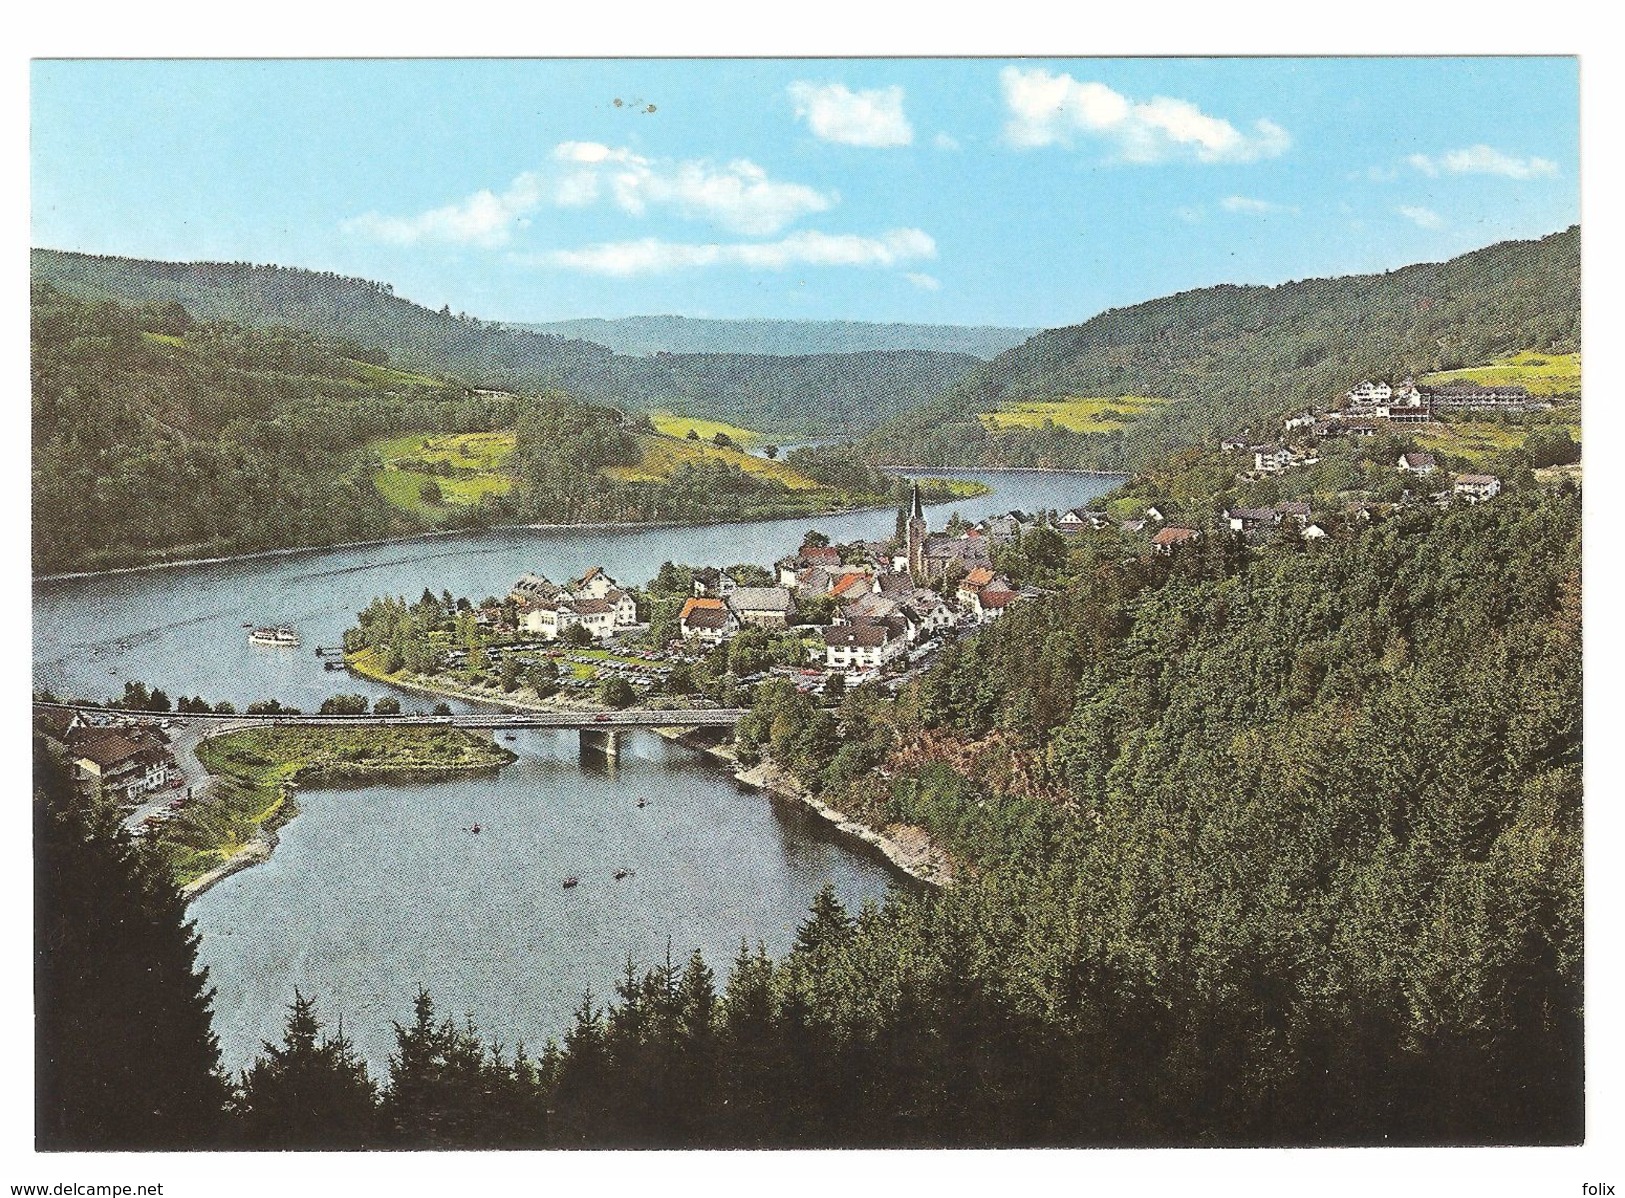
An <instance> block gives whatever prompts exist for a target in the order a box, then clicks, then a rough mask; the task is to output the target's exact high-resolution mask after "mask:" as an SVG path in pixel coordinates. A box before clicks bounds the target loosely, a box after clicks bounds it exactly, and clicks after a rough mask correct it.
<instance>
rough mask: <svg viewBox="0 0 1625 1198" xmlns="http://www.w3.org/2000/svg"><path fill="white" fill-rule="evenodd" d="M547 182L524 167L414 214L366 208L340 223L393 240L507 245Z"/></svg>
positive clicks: (353, 230)
mask: <svg viewBox="0 0 1625 1198" xmlns="http://www.w3.org/2000/svg"><path fill="white" fill-rule="evenodd" d="M544 198H545V187H544V185H543V182H542V179H541V176H539V175H537V174H536V173H534V172H531V171H527V172H526V173H525V174H522V175H520V176H519V177H518V178H517V179H515V180H514V181H513V182H512V183H510V184H509V185H508V187H507V190H505V191H503V192H501V193H500V194H499V193H495V192H491V191H476V192H475V193H474V194H473V195H471V196H469V197H468V198H467V199H464V200H459V201H458V202H457V203H455V204H447V205H446V206H444V207H442V208H431V209H430V210H429V211H427V212H422V213H419V214H418V215H417V216H384V215H382V214H380V213H377V212H366V213H363V214H362V215H360V216H357V217H352V218H351V219H350V220H347V221H345V222H344V224H343V228H344V230H345V232H348V233H359V234H361V235H362V236H365V237H371V238H372V239H373V240H375V241H383V242H388V243H389V244H391V245H417V244H418V243H419V242H423V241H440V242H450V243H452V244H454V245H481V246H500V245H506V244H507V242H508V239H509V238H510V237H511V236H512V235H513V231H514V229H516V228H521V227H523V225H524V224H525V223H526V218H527V217H528V216H529V214H530V213H532V212H534V211H536V209H537V208H539V207H541V205H542V203H543V200H544Z"/></svg>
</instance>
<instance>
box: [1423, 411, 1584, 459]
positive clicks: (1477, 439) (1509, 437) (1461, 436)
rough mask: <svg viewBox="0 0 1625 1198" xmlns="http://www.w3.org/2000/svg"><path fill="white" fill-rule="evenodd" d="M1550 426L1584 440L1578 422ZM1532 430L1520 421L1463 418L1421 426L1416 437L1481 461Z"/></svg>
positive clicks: (1516, 443)
mask: <svg viewBox="0 0 1625 1198" xmlns="http://www.w3.org/2000/svg"><path fill="white" fill-rule="evenodd" d="M1546 427H1557V428H1566V429H1568V430H1569V436H1571V437H1573V438H1574V439H1575V440H1576V441H1579V440H1580V426H1579V425H1578V424H1563V425H1556V426H1550V425H1548V426H1546ZM1529 431H1530V430H1529V429H1526V428H1522V427H1520V426H1518V425H1508V424H1493V423H1491V422H1489V421H1487V420H1463V421H1461V422H1459V423H1451V424H1444V425H1439V424H1429V425H1426V426H1424V427H1419V428H1418V429H1417V430H1416V433H1415V439H1416V443H1417V444H1418V445H1420V446H1421V447H1422V448H1423V449H1427V450H1438V451H1439V452H1440V453H1451V454H1456V455H1458V456H1460V457H1464V458H1470V459H1472V460H1473V461H1475V462H1477V461H1482V460H1483V459H1485V458H1489V457H1494V456H1495V455H1496V454H1498V453H1501V452H1502V451H1504V450H1508V449H1516V448H1518V447H1519V446H1520V445H1522V444H1523V439H1524V437H1525V436H1526V435H1527V434H1528V432H1529Z"/></svg>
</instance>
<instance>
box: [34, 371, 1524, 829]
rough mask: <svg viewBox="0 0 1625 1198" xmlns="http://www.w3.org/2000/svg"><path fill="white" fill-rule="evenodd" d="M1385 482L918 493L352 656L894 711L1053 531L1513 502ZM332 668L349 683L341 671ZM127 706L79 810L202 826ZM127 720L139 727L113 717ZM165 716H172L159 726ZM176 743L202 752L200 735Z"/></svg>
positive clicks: (1414, 462) (1410, 402)
mask: <svg viewBox="0 0 1625 1198" xmlns="http://www.w3.org/2000/svg"><path fill="white" fill-rule="evenodd" d="M1551 407H1552V404H1551V403H1550V402H1549V401H1547V400H1544V399H1540V398H1537V397H1534V396H1531V395H1530V394H1529V392H1528V391H1527V390H1526V389H1524V388H1522V387H1517V386H1502V387H1495V386H1478V385H1474V384H1451V385H1448V386H1443V387H1433V388H1429V387H1422V386H1418V385H1417V384H1416V383H1414V382H1413V381H1412V380H1410V379H1406V380H1404V381H1402V382H1399V383H1397V384H1389V383H1386V382H1375V383H1374V382H1371V381H1369V380H1364V381H1361V382H1360V383H1359V384H1357V385H1356V386H1354V387H1351V388H1350V389H1349V390H1348V391H1347V392H1346V393H1345V394H1344V396H1343V397H1342V402H1341V404H1340V405H1339V406H1337V407H1335V408H1330V409H1327V408H1314V409H1310V410H1304V411H1300V412H1296V413H1293V414H1292V415H1290V416H1288V417H1287V418H1286V419H1285V420H1284V421H1283V423H1282V426H1281V429H1280V435H1279V438H1278V440H1276V441H1273V442H1269V443H1253V442H1251V441H1250V440H1249V439H1248V438H1246V437H1241V436H1237V437H1226V438H1223V439H1222V440H1221V443H1220V449H1221V450H1222V452H1223V453H1224V455H1225V457H1226V458H1232V457H1239V458H1241V459H1242V461H1241V463H1240V468H1239V469H1237V470H1236V471H1235V475H1234V477H1235V480H1236V482H1237V483H1238V484H1240V485H1241V487H1242V488H1246V487H1248V486H1249V485H1254V493H1256V484H1259V483H1263V482H1265V481H1266V480H1280V479H1283V477H1285V476H1288V475H1289V474H1290V473H1291V472H1293V471H1306V470H1308V469H1309V468H1312V467H1314V466H1316V465H1318V464H1319V463H1320V462H1321V460H1322V456H1323V454H1324V453H1326V452H1327V448H1326V447H1327V443H1328V442H1330V441H1333V440H1334V439H1337V438H1348V439H1349V440H1350V441H1351V442H1353V443H1355V444H1370V445H1372V446H1373V447H1374V448H1375V447H1380V446H1382V445H1384V444H1396V443H1400V442H1398V441H1397V439H1396V428H1397V429H1398V430H1400V431H1403V430H1404V429H1405V428H1406V427H1408V426H1416V425H1425V424H1428V423H1430V422H1433V421H1436V420H1437V419H1438V418H1439V416H1440V415H1441V414H1442V413H1444V412H1447V411H1452V410H1456V411H1470V410H1474V409H1488V410H1491V411H1501V412H1508V413H1519V414H1521V413H1525V412H1538V411H1543V410H1547V409H1550V408H1551ZM1367 456H1369V455H1367ZM1378 465H1379V466H1381V467H1382V468H1383V469H1386V470H1388V471H1390V472H1391V474H1392V476H1393V477H1394V478H1396V479H1398V480H1400V481H1401V483H1402V484H1403V485H1402V489H1401V490H1399V491H1398V493H1397V496H1393V497H1391V501H1390V502H1387V503H1379V502H1376V501H1374V500H1373V499H1371V498H1370V496H1369V493H1365V492H1356V493H1352V494H1345V495H1343V496H1340V499H1341V508H1340V509H1336V508H1334V507H1331V506H1327V505H1326V497H1325V496H1320V495H1317V496H1315V497H1314V502H1311V500H1310V499H1304V498H1298V499H1284V500H1279V501H1277V502H1274V503H1269V504H1256V505H1253V506H1247V505H1244V504H1241V503H1231V504H1225V505H1224V506H1222V507H1220V508H1219V509H1218V510H1217V511H1216V512H1215V513H1212V514H1204V515H1203V516H1202V517H1201V518H1196V516H1195V514H1194V513H1193V512H1190V511H1182V510H1181V508H1180V505H1178V504H1177V503H1175V502H1173V501H1171V500H1152V501H1150V502H1138V501H1136V500H1134V499H1125V498H1119V499H1117V500H1114V501H1113V502H1112V503H1111V504H1110V505H1109V507H1108V506H1102V507H1099V508H1095V507H1088V506H1084V507H1077V508H1071V509H1067V510H1064V511H1051V512H1040V513H1024V512H1009V513H1006V514H1003V515H998V516H993V517H989V518H986V519H983V520H981V521H979V522H974V523H973V522H969V521H965V520H962V519H960V517H959V516H958V515H957V514H955V515H954V516H953V518H952V519H950V520H949V522H948V525H947V527H946V528H944V529H943V530H941V531H936V532H933V531H931V530H930V529H929V527H928V525H927V521H926V518H925V513H924V508H923V505H922V503H921V500H920V495H919V489H918V487H917V486H916V487H915V488H914V491H913V494H912V497H911V502H910V506H909V508H908V510H907V512H906V514H905V513H901V512H900V513H899V522H898V524H899V528H898V532H899V535H898V536H896V537H894V538H892V539H889V540H884V541H857V542H853V543H851V544H846V545H836V544H831V543H830V542H829V540H828V538H826V537H824V536H822V535H821V534H819V533H817V532H816V531H811V530H809V532H808V533H807V535H806V536H805V538H804V539H803V541H802V544H801V545H799V546H798V547H797V548H796V549H795V550H794V551H793V552H790V553H788V554H786V555H785V556H783V557H781V558H779V559H778V560H777V561H775V562H773V563H772V566H771V568H770V569H768V568H764V567H762V566H759V565H745V564H740V565H735V566H719V565H711V564H706V565H699V566H674V565H672V564H671V563H667V565H666V566H664V567H662V571H661V575H660V576H659V577H657V578H656V579H652V580H650V581H649V582H648V583H647V584H646V585H644V586H642V587H634V586H632V585H629V584H626V583H623V582H621V581H620V580H617V579H616V578H614V577H613V576H611V575H610V574H609V573H608V571H607V570H605V569H604V568H603V567H601V566H595V567H593V568H591V569H589V570H587V571H586V572H585V573H584V574H582V575H581V576H580V577H578V578H574V579H571V580H569V581H567V582H564V583H555V582H553V581H552V580H550V579H549V578H547V577H546V576H545V575H544V574H541V573H539V572H530V573H525V574H523V575H521V576H520V577H519V578H518V579H517V580H515V581H514V582H513V584H512V585H511V586H510V587H509V589H508V591H507V594H506V595H505V596H503V597H501V598H497V597H495V596H492V597H488V598H487V599H486V600H484V601H483V602H482V603H480V604H479V605H477V606H476V605H474V604H472V603H470V602H469V601H468V600H457V601H452V600H451V597H450V596H449V595H448V596H446V597H445V601H444V605H443V607H442V605H440V603H439V601H436V600H433V597H432V596H430V595H429V594H428V593H427V592H426V594H425V601H426V602H434V603H435V604H436V605H437V607H441V608H442V609H441V610H439V611H438V612H437V617H436V618H439V619H442V620H443V621H444V629H445V630H444V631H442V632H441V633H439V634H437V635H435V636H433V637H432V638H431V640H430V642H429V643H427V644H426V645H425V647H424V654H423V655H422V658H421V659H420V660H419V661H417V662H415V663H413V668H411V669H408V670H407V673H406V674H401V673H400V670H401V666H400V665H397V667H396V669H395V670H389V669H384V670H382V671H379V670H377V669H375V668H369V666H368V664H367V663H365V662H364V661H363V660H362V659H361V658H358V657H355V656H353V655H349V656H347V657H346V664H347V665H348V666H349V667H350V668H351V669H352V670H354V671H355V672H357V673H360V674H363V675H365V676H370V677H374V678H376V679H377V680H379V681H385V682H402V683H403V684H404V682H405V680H406V678H407V677H408V676H411V677H413V678H416V679H418V680H419V681H420V682H422V683H425V684H426V685H423V686H421V687H420V689H426V690H431V691H433V690H442V691H443V693H444V694H445V695H446V696H447V697H453V696H457V695H461V696H464V697H472V698H491V699H494V700H496V701H502V702H510V703H511V702H524V701H527V700H530V699H532V698H533V699H534V700H537V701H547V702H549V703H551V704H559V703H563V704H567V705H574V704H578V703H585V704H591V705H594V706H597V705H608V706H627V705H630V704H632V703H634V702H637V703H650V702H655V703H658V702H659V701H660V699H659V698H658V696H661V695H674V696H675V695H684V696H693V695H696V694H698V695H699V696H701V697H700V698H699V700H698V701H700V702H706V701H728V702H735V701H738V700H740V699H741V698H743V692H742V690H741V688H743V687H748V686H751V685H753V684H755V683H758V682H761V681H763V680H765V679H767V678H769V677H772V676H780V677H786V678H789V679H791V680H792V681H793V682H794V685H795V686H796V687H797V689H798V690H800V691H802V692H803V693H811V694H816V695H823V694H825V693H826V692H829V693H830V694H831V695H832V696H838V695H839V694H841V693H844V691H845V689H846V688H847V687H848V686H857V685H862V684H865V683H879V684H880V685H882V686H883V687H884V688H885V689H886V690H888V691H891V692H895V690H896V689H897V687H899V686H900V685H902V684H904V683H906V682H907V681H908V680H910V679H911V678H913V677H916V676H918V675H919V674H920V673H923V672H925V671H926V670H928V669H929V668H930V665H931V661H930V659H931V657H932V655H933V654H934V653H935V652H936V651H937V650H938V649H939V648H940V647H941V646H942V645H943V644H944V643H946V642H947V641H949V640H952V639H954V638H956V637H957V636H959V635H960V634H961V633H962V632H964V631H967V630H970V629H974V628H975V627H977V626H979V625H983V624H987V623H990V622H992V621H994V620H997V619H998V618H999V617H1000V616H1001V615H1002V614H1003V613H1004V612H1005V611H1006V609H1008V608H1009V607H1010V605H1012V604H1014V603H1017V602H1019V601H1021V600H1023V599H1030V598H1033V597H1036V596H1038V595H1040V594H1042V591H1041V590H1040V589H1038V588H1036V587H1034V586H1031V585H1021V584H1018V583H1014V582H1012V581H1011V579H1010V577H1009V576H1008V574H1007V573H1005V572H1001V569H1000V566H999V561H1000V553H1001V551H1002V550H1006V549H1011V548H1014V547H1016V546H1018V545H1019V544H1020V543H1021V541H1022V538H1023V537H1025V536H1027V535H1029V534H1032V533H1034V532H1036V531H1037V530H1040V529H1048V530H1053V532H1054V533H1058V534H1060V535H1061V537H1062V538H1064V539H1065V541H1066V542H1067V543H1069V544H1070V543H1075V542H1076V540H1077V539H1078V538H1080V537H1084V536H1087V535H1089V534H1101V533H1104V534H1115V535H1117V536H1119V537H1121V538H1123V539H1124V541H1125V543H1126V544H1127V545H1128V546H1130V547H1131V548H1132V547H1134V546H1138V548H1135V549H1134V552H1135V553H1136V554H1137V555H1140V556H1167V555H1171V554H1173V553H1174V552H1176V551H1177V550H1178V549H1180V548H1181V547H1182V546H1186V545H1189V544H1192V543H1194V542H1197V541H1199V540H1200V539H1201V538H1202V537H1204V536H1205V535H1209V534H1220V535H1230V534H1233V535H1237V536H1239V537H1240V538H1242V539H1243V540H1245V541H1247V542H1248V543H1252V544H1257V543H1261V542H1263V541H1265V540H1267V539H1269V538H1272V537H1276V536H1281V535H1288V536H1295V537H1296V538H1298V539H1300V540H1301V541H1303V542H1306V543H1313V542H1316V541H1319V540H1322V539H1324V538H1326V537H1328V536H1331V535H1333V533H1332V532H1331V531H1328V527H1327V525H1329V524H1330V525H1333V526H1334V527H1335V525H1336V523H1337V522H1338V521H1340V520H1353V521H1355V522H1364V521H1368V520H1370V519H1371V518H1372V517H1373V515H1374V514H1377V513H1379V512H1384V511H1393V510H1396V509H1401V508H1404V507H1406V506H1410V505H1412V504H1421V503H1426V504H1431V505H1436V506H1439V507H1448V506H1449V505H1450V504H1452V503H1456V502H1462V503H1469V504H1472V503H1481V502H1484V501H1487V500H1491V499H1494V498H1495V497H1496V496H1497V495H1499V494H1500V493H1501V491H1502V487H1503V480H1502V479H1501V478H1500V477H1498V476H1497V475H1494V474H1486V473H1476V472H1465V471H1464V472H1455V473H1452V472H1450V471H1448V470H1446V469H1444V468H1443V466H1442V465H1441V464H1440V462H1439V461H1438V459H1437V458H1436V456H1435V455H1434V454H1433V453H1430V452H1426V451H1421V450H1414V449H1400V450H1398V451H1397V452H1395V453H1393V454H1392V455H1391V461H1390V459H1389V458H1382V459H1381V462H1380V463H1378ZM453 629H462V631H461V632H454V631H453ZM470 634H472V635H470ZM324 664H325V665H326V667H327V668H329V669H333V668H339V662H337V661H329V662H325V663H324ZM837 679H838V681H837ZM708 682H710V683H713V684H714V685H707V683H708ZM527 692H528V693H527ZM153 697H154V698H156V695H155V696H153ZM127 698H128V696H127ZM356 698H358V696H338V697H337V698H336V699H335V700H331V701H330V702H331V703H337V702H338V701H339V700H345V699H350V700H353V699H356ZM689 701H694V700H689ZM184 702H185V701H184V700H183V703H184ZM113 706H114V708H115V709H114V710H108V711H106V712H94V711H81V712H78V713H74V712H68V711H53V712H47V713H46V718H45V719H44V721H43V722H42V724H41V731H42V733H43V734H44V735H46V736H47V738H48V739H49V740H50V741H51V742H52V743H53V744H54V745H55V746H58V747H60V749H61V751H62V752H63V753H64V755H65V756H66V757H67V759H68V760H70V761H71V762H72V765H73V771H74V776H75V779H76V781H77V783H78V785H79V787H80V789H81V790H82V791H84V792H85V793H95V794H99V795H101V796H104V797H106V798H108V799H110V800H111V801H112V802H113V803H114V804H115V805H116V806H117V807H118V808H119V809H120V810H121V811H123V812H124V813H125V814H126V817H127V819H128V820H129V822H130V823H131V824H132V826H133V825H136V824H145V825H148V826H150V825H153V824H156V823H161V822H162V821H164V820H165V819H167V818H169V817H170V816H171V815H172V814H173V812H174V811H176V810H178V809H180V808H182V807H184V806H185V804H186V802H187V800H188V797H189V796H190V794H191V793H192V789H193V785H194V784H201V782H202V781H203V778H202V777H201V775H200V776H199V777H198V778H196V779H193V778H190V777H188V776H187V775H186V773H185V771H184V770H183V768H182V766H181V764H180V761H182V760H187V759H189V757H190V755H189V754H186V753H184V752H179V751H177V749H176V747H175V746H173V745H172V744H171V732H170V731H169V730H168V729H169V727H170V721H169V720H167V719H162V718H160V717H159V716H157V715H149V714H147V712H145V711H143V710H141V709H142V708H143V707H144V706H145V705H144V703H141V702H137V703H134V704H132V703H129V702H126V703H124V704H114V705H113ZM120 706H123V707H125V708H131V707H133V708H135V710H129V711H118V710H116V708H118V707H120ZM202 706H203V709H204V710H207V706H206V705H202ZM165 707H167V700H165V702H164V704H163V706H159V705H157V704H154V705H153V710H156V711H160V712H161V711H162V710H164V708H165ZM340 709H341V708H340V707H339V706H334V707H333V708H332V710H335V711H337V710H340ZM365 709H366V703H365V701H364V700H363V701H362V704H361V710H362V711H364V710H365ZM181 710H182V711H184V710H185V707H184V706H183V707H182V708H181ZM288 710H291V709H288ZM323 710H324V711H327V710H329V706H328V704H324V705H323ZM376 710H377V711H378V712H379V713H385V712H389V711H398V710H400V704H399V702H398V701H396V700H394V699H390V698H382V699H380V700H379V701H378V703H377V705H376ZM179 734H182V735H187V734H188V733H187V730H186V729H185V728H184V727H183V728H181V729H180V730H179Z"/></svg>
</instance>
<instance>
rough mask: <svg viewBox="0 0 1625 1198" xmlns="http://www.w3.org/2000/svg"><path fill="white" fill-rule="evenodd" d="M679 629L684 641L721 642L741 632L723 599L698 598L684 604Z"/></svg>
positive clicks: (678, 618)
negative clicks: (695, 639) (693, 639)
mask: <svg viewBox="0 0 1625 1198" xmlns="http://www.w3.org/2000/svg"><path fill="white" fill-rule="evenodd" d="M677 627H678V630H679V631H680V632H681V633H682V634H683V639H684V640H690V639H692V638H695V637H697V638H699V639H700V640H702V641H721V640H726V639H727V638H728V637H730V636H732V635H733V634H734V633H735V632H738V631H739V621H738V619H737V618H735V616H734V614H733V612H731V611H729V610H728V605H727V604H726V603H724V602H723V601H722V600H721V599H708V598H700V597H698V596H696V597H695V598H693V599H690V600H688V601H687V602H686V603H684V604H683V610H682V612H681V613H680V614H679V615H678V617H677Z"/></svg>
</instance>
